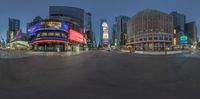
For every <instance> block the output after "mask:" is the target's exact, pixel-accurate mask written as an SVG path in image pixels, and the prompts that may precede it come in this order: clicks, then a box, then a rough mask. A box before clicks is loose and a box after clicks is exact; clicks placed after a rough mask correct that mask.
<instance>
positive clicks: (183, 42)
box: [180, 35, 188, 44]
mask: <svg viewBox="0 0 200 99" xmlns="http://www.w3.org/2000/svg"><path fill="white" fill-rule="evenodd" d="M180 42H181V44H188V37H187V36H185V35H183V36H181V37H180Z"/></svg>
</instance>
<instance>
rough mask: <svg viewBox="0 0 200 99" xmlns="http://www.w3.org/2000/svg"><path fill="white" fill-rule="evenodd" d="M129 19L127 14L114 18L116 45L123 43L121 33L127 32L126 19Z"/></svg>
mask: <svg viewBox="0 0 200 99" xmlns="http://www.w3.org/2000/svg"><path fill="white" fill-rule="evenodd" d="M129 20H130V18H129V17H127V16H118V17H116V18H115V24H116V27H115V29H114V30H115V33H116V34H115V43H116V45H117V46H120V45H124V41H125V40H124V39H123V38H122V37H121V35H122V34H127V26H128V21H129Z"/></svg>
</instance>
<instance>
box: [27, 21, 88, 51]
mask: <svg viewBox="0 0 200 99" xmlns="http://www.w3.org/2000/svg"><path fill="white" fill-rule="evenodd" d="M70 24H72V23H67V22H66V21H63V20H58V19H44V20H42V21H36V22H32V23H29V25H28V26H27V28H28V34H29V36H30V39H29V44H31V46H32V50H35V51H79V50H80V49H81V48H83V47H82V46H84V45H85V44H86V43H85V38H84V34H83V33H81V32H79V31H76V30H75V29H73V28H70V27H69V25H70Z"/></svg>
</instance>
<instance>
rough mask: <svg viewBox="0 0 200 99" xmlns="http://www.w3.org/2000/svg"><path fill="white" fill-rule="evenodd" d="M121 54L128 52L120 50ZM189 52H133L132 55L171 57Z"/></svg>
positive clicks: (127, 51)
mask: <svg viewBox="0 0 200 99" xmlns="http://www.w3.org/2000/svg"><path fill="white" fill-rule="evenodd" d="M121 52H123V53H130V51H129V50H121ZM187 52H189V51H167V52H164V51H161V52H155V51H135V52H134V54H143V55H173V54H181V53H187Z"/></svg>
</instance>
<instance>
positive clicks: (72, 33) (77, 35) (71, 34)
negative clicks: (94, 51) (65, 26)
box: [69, 29, 84, 43]
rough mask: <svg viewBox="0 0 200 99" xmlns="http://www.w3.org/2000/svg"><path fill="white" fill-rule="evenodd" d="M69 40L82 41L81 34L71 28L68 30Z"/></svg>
mask: <svg viewBox="0 0 200 99" xmlns="http://www.w3.org/2000/svg"><path fill="white" fill-rule="evenodd" d="M69 40H71V41H75V42H79V43H84V37H83V34H81V33H79V32H77V31H75V30H72V29H70V30H69Z"/></svg>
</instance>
